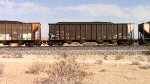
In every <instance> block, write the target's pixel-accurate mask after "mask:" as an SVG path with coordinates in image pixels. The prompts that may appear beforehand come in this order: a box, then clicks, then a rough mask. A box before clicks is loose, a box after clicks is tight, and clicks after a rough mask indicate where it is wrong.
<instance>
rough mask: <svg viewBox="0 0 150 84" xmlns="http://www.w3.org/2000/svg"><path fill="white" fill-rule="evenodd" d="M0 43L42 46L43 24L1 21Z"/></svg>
mask: <svg viewBox="0 0 150 84" xmlns="http://www.w3.org/2000/svg"><path fill="white" fill-rule="evenodd" d="M0 43H3V44H4V45H11V44H12V43H16V44H18V45H26V46H40V45H41V24H40V23H38V22H36V23H23V22H19V21H0Z"/></svg>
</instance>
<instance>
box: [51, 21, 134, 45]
mask: <svg viewBox="0 0 150 84" xmlns="http://www.w3.org/2000/svg"><path fill="white" fill-rule="evenodd" d="M133 40H134V27H133V24H131V23H111V22H58V23H54V24H49V41H48V44H49V45H50V46H51V45H62V44H63V43H72V42H79V43H81V44H82V43H84V42H97V43H98V44H102V43H104V42H109V43H112V44H114V43H117V44H118V45H132V44H133V43H134V42H133Z"/></svg>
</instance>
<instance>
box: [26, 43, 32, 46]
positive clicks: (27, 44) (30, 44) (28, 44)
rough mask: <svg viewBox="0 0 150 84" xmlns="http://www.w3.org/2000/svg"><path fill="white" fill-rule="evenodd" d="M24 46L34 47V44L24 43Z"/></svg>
mask: <svg viewBox="0 0 150 84" xmlns="http://www.w3.org/2000/svg"><path fill="white" fill-rule="evenodd" d="M25 46H26V47H33V46H34V43H26V44H25Z"/></svg>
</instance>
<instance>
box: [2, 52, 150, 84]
mask: <svg viewBox="0 0 150 84" xmlns="http://www.w3.org/2000/svg"><path fill="white" fill-rule="evenodd" d="M112 57H113V56H112ZM112 57H111V56H110V57H108V58H107V59H103V58H101V57H100V58H93V59H92V58H90V57H89V58H88V57H87V58H84V57H78V58H76V60H77V61H78V62H80V63H83V64H84V65H85V66H84V68H85V69H84V70H85V71H87V72H90V73H93V74H92V75H91V77H89V78H88V79H85V81H86V84H150V69H141V68H139V66H140V65H131V63H132V60H138V61H139V62H140V63H141V64H144V63H148V62H146V61H147V60H148V57H144V56H130V57H124V58H122V59H119V60H115V58H112ZM114 57H115V56H114ZM96 60H102V61H103V63H102V64H97V63H96ZM54 61H58V59H56V58H55V57H48V56H25V55H24V56H23V58H0V63H1V64H2V65H3V66H2V65H1V66H0V67H1V68H2V69H3V73H2V74H1V75H0V84H34V81H35V80H38V79H40V78H44V77H47V74H45V73H44V72H41V73H39V74H27V73H26V71H28V69H29V67H31V66H32V65H33V64H34V63H42V64H44V63H46V64H51V63H53V62H54Z"/></svg>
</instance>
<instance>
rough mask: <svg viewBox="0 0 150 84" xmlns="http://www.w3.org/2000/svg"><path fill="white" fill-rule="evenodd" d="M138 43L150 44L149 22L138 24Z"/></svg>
mask: <svg viewBox="0 0 150 84" xmlns="http://www.w3.org/2000/svg"><path fill="white" fill-rule="evenodd" d="M138 42H139V45H144V44H150V22H147V23H142V24H139V25H138Z"/></svg>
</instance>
